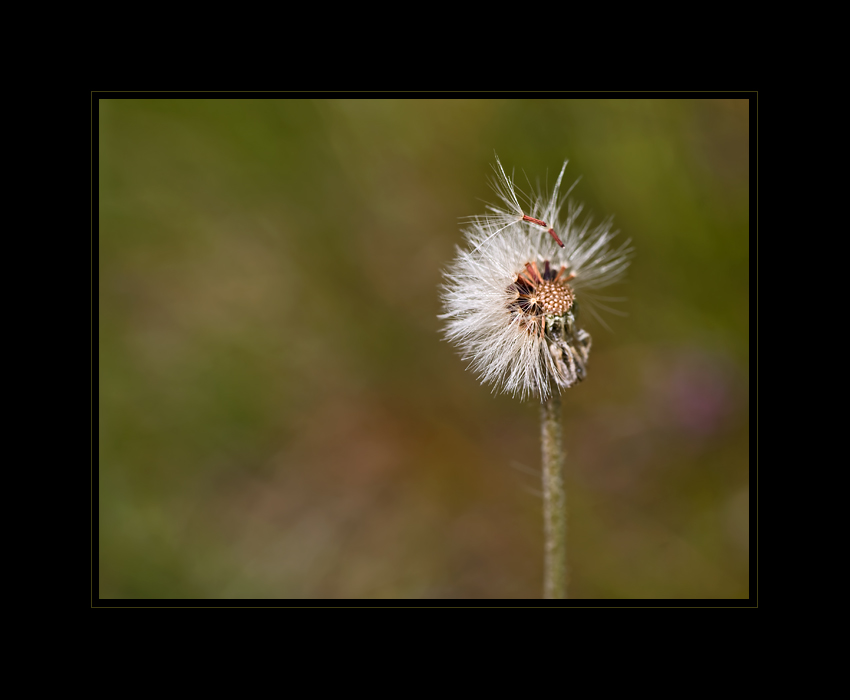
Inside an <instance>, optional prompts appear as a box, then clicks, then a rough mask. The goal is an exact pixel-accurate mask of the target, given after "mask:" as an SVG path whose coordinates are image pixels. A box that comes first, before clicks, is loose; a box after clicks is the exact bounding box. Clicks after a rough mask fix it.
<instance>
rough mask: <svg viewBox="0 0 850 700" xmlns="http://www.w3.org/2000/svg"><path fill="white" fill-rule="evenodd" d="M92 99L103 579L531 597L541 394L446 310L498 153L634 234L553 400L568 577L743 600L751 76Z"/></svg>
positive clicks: (654, 593)
mask: <svg viewBox="0 0 850 700" xmlns="http://www.w3.org/2000/svg"><path fill="white" fill-rule="evenodd" d="M97 110H98V111H97V119H98V125H99V144H98V159H99V163H98V164H99V171H98V176H99V181H98V216H99V231H98V245H99V250H98V252H99V260H98V262H99V269H98V284H99V287H98V293H99V300H98V303H99V319H98V321H99V322H98V362H99V386H98V395H99V415H98V421H99V432H98V445H99V460H98V470H97V475H98V486H99V502H98V508H99V511H98V516H99V520H98V522H99V530H98V533H99V534H98V536H99V550H98V563H99V581H98V583H97V585H98V586H99V595H100V596H101V597H102V598H187V597H188V598H195V597H199V598H222V597H223V598H257V597H262V598H337V599H340V598H445V599H451V598H491V599H498V598H538V597H540V595H541V588H542V565H543V564H542V561H543V554H542V516H541V505H542V503H541V499H540V495H539V488H540V487H539V483H538V481H539V478H538V476H537V474H538V472H539V462H540V447H539V440H538V432H539V409H538V406H537V405H535V404H534V403H522V402H520V401H517V400H513V399H511V398H508V397H505V396H494V395H492V394H491V393H490V389H489V388H488V387H483V386H481V385H479V384H478V382H477V381H476V379H475V377H474V376H473V374H472V373H470V372H467V371H466V370H465V367H464V363H463V362H462V361H461V360H460V358H459V357H458V355H457V353H456V351H455V348H454V347H452V346H450V345H449V344H448V343H446V342H444V341H443V340H441V336H440V325H441V323H440V321H439V320H438V319H437V314H438V313H440V312H441V308H440V302H439V297H438V285H439V283H440V281H441V269H442V268H443V267H444V266H445V265H446V264H447V263H448V262H449V261H450V260H451V258H452V257H453V256H454V254H455V246H456V245H457V244H459V243H461V234H460V231H459V223H458V219H459V218H460V217H464V216H468V215H471V214H478V213H483V209H484V203H483V202H482V201H481V200H485V201H494V199H495V197H494V195H493V193H492V192H491V191H490V189H489V188H488V185H487V178H488V176H489V175H490V174H491V170H490V164H491V163H493V160H494V159H493V153H494V151H496V152H497V153H498V154H499V157H500V159H501V161H502V163H503V164H504V165H505V167H506V169H507V170H508V171H510V170H511V169H512V168H516V173H517V182H518V184H519V185H520V186H522V187H523V188H524V189H526V190H527V189H528V188H527V187H526V186H525V175H524V174H523V172H524V173H525V174H527V175H528V177H529V178H530V179H531V181H532V182H535V181H536V180H538V179H539V180H540V181H541V182H544V181H545V180H546V177H547V174H548V181H549V183H550V184H551V183H552V181H553V179H554V177H555V175H557V171H558V170H559V168H560V166H561V164H562V163H563V161H564V159H566V158H569V159H570V163H569V166H568V168H567V172H566V175H565V182H567V183H571V182H573V181H574V180H575V179H576V178H578V177H579V176H581V178H582V179H581V181H580V182H579V183H578V185H577V187H576V188H575V189H574V190H573V198H574V199H576V200H577V201H582V202H584V203H585V205H586V211H588V212H591V213H593V214H594V218H595V220H599V219H601V218H604V217H606V216H608V215H610V214H613V215H614V224H615V227H616V228H618V229H620V230H621V232H622V233H621V236H628V237H631V238H632V239H633V243H634V245H635V247H636V251H637V253H636V258H635V260H634V262H633V264H632V267H631V268H630V272H629V275H628V279H627V282H626V283H624V284H621V285H618V286H616V287H613V288H610V289H609V290H606V291H609V292H610V293H611V294H612V295H618V294H619V295H623V296H627V297H628V301H627V302H625V303H623V304H620V305H619V308H622V309H623V310H625V311H627V312H628V314H629V315H628V317H626V318H620V317H617V316H611V315H609V316H607V317H606V321H607V322H608V323H609V325H610V326H611V327H612V329H613V332H609V331H607V330H606V329H604V328H602V327H600V325H599V324H598V323H596V322H595V321H594V320H593V319H592V318H585V319H584V325H585V327H586V328H587V329H588V330H589V331H590V333H591V334H592V336H593V351H592V353H591V357H590V364H589V375H588V379H587V380H586V381H585V382H584V383H583V384H581V385H579V386H578V387H576V388H574V389H571V390H569V391H568V392H567V393H566V394H565V397H564V431H565V441H566V445H567V450H568V456H567V472H566V480H567V488H568V501H569V546H570V551H569V559H570V566H571V577H572V578H571V585H570V595H571V597H576V598H745V597H748V596H749V529H748V524H749V500H750V499H749V419H748V413H749V388H748V387H749V368H748V367H749V103H748V101H747V100H710V99H708V100H676V99H671V100H637V101H634V100H613V101H612V100H570V99H564V100H540V101H533V100H532V101H528V100H483V99H482V100H403V99H387V100H368V99H362V100H361V99H342V100H288V99H279V100H239V99H222V100H204V99H197V100H183V99H171V100H156V99H106V100H100V101H99V103H98V107H97Z"/></svg>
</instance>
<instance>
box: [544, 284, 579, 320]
mask: <svg viewBox="0 0 850 700" xmlns="http://www.w3.org/2000/svg"><path fill="white" fill-rule="evenodd" d="M575 298H576V296H575V294H574V293H573V290H572V289H570V286H569V285H568V284H564V283H563V282H549V281H545V282H542V283H540V284H539V285H538V287H537V304H538V305H539V306H540V308H541V309H542V310H543V313H546V314H553V315H555V316H560V315H562V314H565V313H567V311H569V310H570V308H571V307H572V305H573V301H575Z"/></svg>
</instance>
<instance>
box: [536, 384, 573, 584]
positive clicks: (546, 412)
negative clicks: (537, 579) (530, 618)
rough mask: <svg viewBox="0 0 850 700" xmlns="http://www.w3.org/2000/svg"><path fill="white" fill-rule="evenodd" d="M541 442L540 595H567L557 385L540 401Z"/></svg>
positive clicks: (564, 519) (565, 523)
mask: <svg viewBox="0 0 850 700" xmlns="http://www.w3.org/2000/svg"><path fill="white" fill-rule="evenodd" d="M542 423H543V430H542V433H541V438H542V445H543V531H544V536H545V542H544V547H545V555H544V564H543V597H544V598H566V597H567V496H566V493H565V492H564V446H563V440H562V437H561V395H560V394H559V393H558V391H557V389H555V391H554V392H553V393H552V395H551V396H550V397H549V399H548V400H546V401H544V402H543V405H542Z"/></svg>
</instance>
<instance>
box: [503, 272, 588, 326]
mask: <svg viewBox="0 0 850 700" xmlns="http://www.w3.org/2000/svg"><path fill="white" fill-rule="evenodd" d="M564 272H565V268H561V271H560V272H558V273H555V271H554V270H553V269H552V268H551V267H550V266H549V261H548V260H546V261H544V263H543V271H541V270H540V268H539V267H538V265H537V263H526V264H525V270H524V271H523V272H520V273H519V274H518V275H517V279H516V282H514V283H513V284H512V285H511V286H510V287H509V288H508V290H509V291H510V292H511V293H512V295H513V299H512V301H511V303H510V304H509V308H511V310H513V311H518V312H520V313H523V314H528V315H540V314H541V313H542V314H545V315H547V316H563V315H564V314H565V313H567V311H569V310H570V309H571V308H572V307H573V303H574V302H575V298H576V295H575V292H574V291H573V290H572V287H570V285H568V284H567V282H566V278H565V275H564Z"/></svg>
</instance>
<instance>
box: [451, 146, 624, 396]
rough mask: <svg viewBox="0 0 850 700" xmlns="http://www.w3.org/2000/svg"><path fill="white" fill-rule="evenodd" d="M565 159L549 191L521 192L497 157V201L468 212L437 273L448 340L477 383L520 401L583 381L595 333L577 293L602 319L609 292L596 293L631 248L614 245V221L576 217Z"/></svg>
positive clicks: (614, 276)
mask: <svg viewBox="0 0 850 700" xmlns="http://www.w3.org/2000/svg"><path fill="white" fill-rule="evenodd" d="M566 165H567V164H566V163H564V167H563V168H562V169H561V172H560V173H559V175H558V178H557V180H556V182H555V186H554V187H553V189H552V192H551V193H550V194H548V195H546V194H544V193H542V192H538V193H537V194H534V195H531V196H526V195H524V194H522V193H519V192H518V190H517V188H516V186H515V184H514V182H513V179H512V178H511V177H509V176H508V175H507V173H506V172H505V170H504V168H503V167H502V164H501V162H500V161H499V160H498V157H497V158H496V165H495V166H493V170H494V172H495V179H494V180H493V182H492V183H491V184H492V187H493V189H494V191H495V192H496V194H497V195H498V197H499V199H500V202H501V203H500V204H491V205H488V207H487V213H486V214H485V215H483V216H476V217H471V218H470V219H468V223H467V225H466V226H465V227H464V229H463V233H464V236H465V239H466V241H465V245H464V246H463V247H458V249H457V255H456V257H455V259H454V260H453V261H452V262H451V263H450V264H449V266H448V267H447V268H446V270H445V271H444V273H443V276H444V283H443V285H442V288H441V296H442V300H443V306H444V313H443V314H441V316H440V318H443V319H445V320H446V325H445V327H444V335H445V337H446V339H447V340H449V341H450V342H452V343H454V344H455V345H457V346H458V347H459V348H460V350H461V353H462V356H463V358H464V359H465V360H467V361H468V362H469V367H470V369H472V370H473V371H474V372H475V373H476V375H477V376H478V377H479V379H480V380H481V381H482V382H483V383H486V384H491V385H492V386H493V388H494V391H502V392H505V393H508V394H511V395H513V396H519V397H520V398H523V399H525V398H528V397H531V396H534V397H537V398H540V399H542V400H545V399H546V398H548V397H549V395H550V394H551V392H552V391H555V390H557V391H560V390H562V389H565V388H568V387H571V386H573V385H574V384H576V383H577V382H579V381H581V380H582V379H584V377H585V375H586V365H587V360H588V356H589V353H590V346H591V339H590V335H589V334H588V333H587V332H586V331H585V330H583V329H582V328H581V327H580V325H579V321H578V316H577V313H578V300H579V299H580V300H581V307H582V310H583V311H584V310H587V311H588V312H589V313H590V314H591V315H592V316H594V317H595V318H597V319H598V320H599V321H601V322H602V323H603V325H604V321H603V320H602V319H601V317H600V316H599V312H598V308H602V309H605V310H610V309H608V307H607V306H605V305H603V304H602V303H601V302H602V301H613V299H611V298H610V297H599V296H598V295H597V294H596V293H595V292H596V290H599V289H601V288H603V287H606V286H608V285H610V284H612V283H614V282H617V281H619V280H620V279H621V278H622V277H623V275H624V273H625V271H626V268H627V267H628V265H629V262H630V260H631V257H632V253H633V249H632V248H631V247H630V245H629V243H630V242H629V241H625V242H623V243H622V244H620V245H618V246H614V245H613V244H612V241H613V239H614V238H615V236H616V235H617V233H618V232H617V231H614V230H612V222H611V220H610V219H608V220H605V221H603V222H601V223H599V224H596V225H593V224H592V222H591V220H590V219H585V220H583V221H582V222H581V223H579V216H580V215H581V213H582V207H581V206H576V205H574V204H573V203H571V202H567V197H568V195H569V193H570V191H571V190H572V187H571V188H570V189H569V190H568V191H567V192H566V193H563V194H561V192H560V189H561V184H562V180H563V176H564V171H565V169H566ZM565 204H566V209H567V210H566V215H563V214H562V209H563V208H564V205H565ZM550 229H551V230H552V231H554V232H556V233H554V234H553V233H550ZM559 240H560V241H561V242H563V247H562V246H561V245H559Z"/></svg>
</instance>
